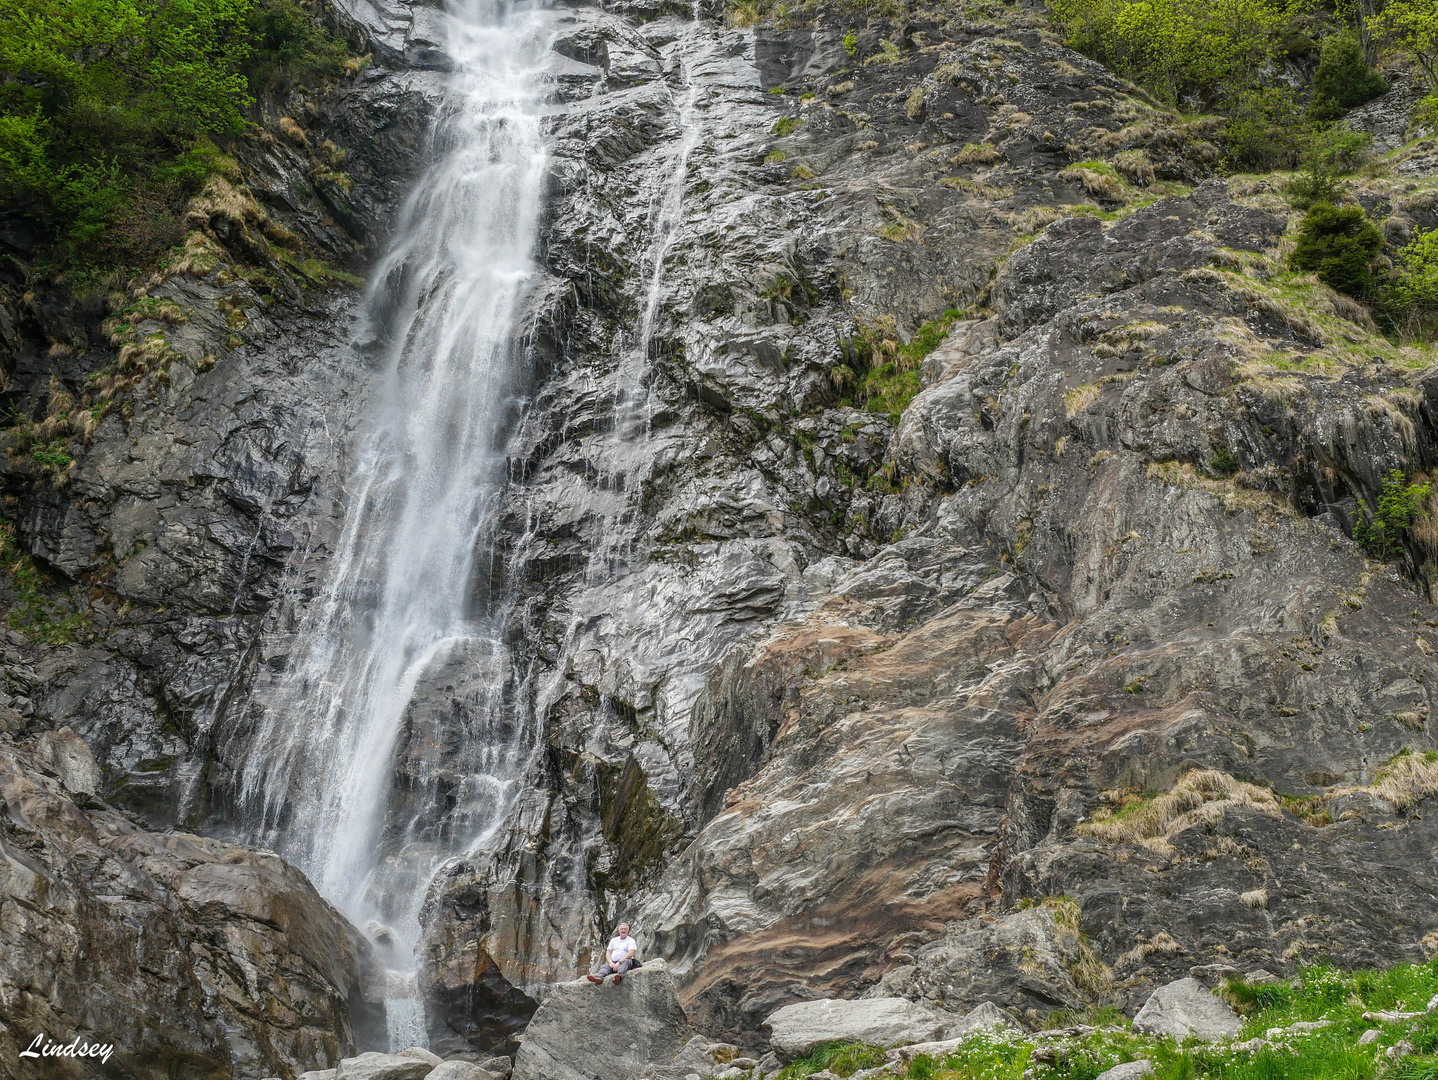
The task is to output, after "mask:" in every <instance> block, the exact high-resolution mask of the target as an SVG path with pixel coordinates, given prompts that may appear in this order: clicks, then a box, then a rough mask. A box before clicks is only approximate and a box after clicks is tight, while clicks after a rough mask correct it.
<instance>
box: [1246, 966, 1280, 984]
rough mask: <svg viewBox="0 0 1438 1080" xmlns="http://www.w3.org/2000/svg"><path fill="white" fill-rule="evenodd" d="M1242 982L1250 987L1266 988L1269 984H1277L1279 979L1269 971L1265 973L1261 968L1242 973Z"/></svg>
mask: <svg viewBox="0 0 1438 1080" xmlns="http://www.w3.org/2000/svg"><path fill="white" fill-rule="evenodd" d="M1243 981H1244V982H1246V983H1248V985H1250V986H1267V985H1268V984H1269V983H1276V982H1278V981H1279V979H1278V976H1277V975H1275V974H1274V973H1273V972H1271V971H1267V970H1265V969H1263V968H1254V969H1253V970H1252V971H1249V972H1245V973H1244V976H1243Z"/></svg>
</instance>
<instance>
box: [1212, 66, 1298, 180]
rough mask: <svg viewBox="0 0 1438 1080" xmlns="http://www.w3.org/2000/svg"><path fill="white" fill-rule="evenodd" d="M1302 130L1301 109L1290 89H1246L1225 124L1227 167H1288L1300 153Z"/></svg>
mask: <svg viewBox="0 0 1438 1080" xmlns="http://www.w3.org/2000/svg"><path fill="white" fill-rule="evenodd" d="M1303 130H1304V125H1303V109H1302V107H1301V106H1300V105H1299V102H1298V95H1297V94H1295V93H1294V92H1293V91H1292V90H1291V89H1289V88H1288V87H1286V86H1273V87H1268V88H1267V89H1263V90H1245V91H1243V92H1242V93H1240V94H1239V95H1238V99H1237V101H1236V102H1235V103H1234V106H1233V108H1232V109H1231V110H1230V111H1229V114H1228V118H1227V121H1226V122H1225V124H1224V131H1223V141H1224V145H1225V146H1226V147H1227V149H1228V160H1229V164H1230V165H1232V166H1233V167H1234V168H1235V169H1238V170H1240V171H1245V172H1267V171H1268V170H1270V169H1283V168H1291V167H1292V166H1294V165H1296V164H1297V163H1298V159H1299V156H1300V155H1301V153H1302V151H1303Z"/></svg>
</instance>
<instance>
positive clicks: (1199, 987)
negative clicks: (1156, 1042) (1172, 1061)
mask: <svg viewBox="0 0 1438 1080" xmlns="http://www.w3.org/2000/svg"><path fill="white" fill-rule="evenodd" d="M1133 1027H1134V1030H1135V1031H1142V1032H1145V1033H1146V1034H1149V1035H1170V1036H1172V1037H1173V1038H1175V1039H1178V1040H1180V1041H1182V1040H1183V1039H1187V1038H1194V1039H1198V1040H1200V1041H1202V1042H1214V1041H1215V1040H1218V1039H1228V1038H1232V1037H1233V1036H1235V1035H1237V1034H1238V1033H1239V1030H1240V1029H1241V1028H1242V1027H1243V1023H1242V1021H1240V1020H1239V1018H1238V1016H1237V1014H1236V1013H1234V1011H1233V1010H1232V1009H1230V1008H1229V1007H1228V1006H1227V1005H1226V1004H1224V1002H1222V1001H1221V1000H1219V998H1218V997H1217V996H1216V995H1215V994H1213V993H1212V992H1211V991H1210V990H1208V989H1207V988H1206V987H1205V986H1204V985H1203V984H1202V983H1201V982H1199V981H1198V980H1197V979H1193V978H1189V979H1179V980H1178V981H1177V982H1171V983H1169V984H1168V985H1166V986H1160V987H1159V988H1158V989H1157V990H1155V991H1154V992H1153V994H1152V995H1151V996H1150V997H1149V999H1148V1001H1147V1002H1146V1003H1145V1004H1144V1007H1143V1008H1142V1009H1140V1010H1139V1011H1138V1015H1137V1016H1135V1017H1134V1018H1133Z"/></svg>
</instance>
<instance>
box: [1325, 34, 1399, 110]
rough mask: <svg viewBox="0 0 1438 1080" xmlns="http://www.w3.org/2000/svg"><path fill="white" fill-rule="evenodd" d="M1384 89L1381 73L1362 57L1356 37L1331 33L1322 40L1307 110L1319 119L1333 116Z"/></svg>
mask: <svg viewBox="0 0 1438 1080" xmlns="http://www.w3.org/2000/svg"><path fill="white" fill-rule="evenodd" d="M1387 89H1388V86H1387V84H1386V83H1384V81H1383V77H1382V76H1381V75H1379V74H1378V72H1376V71H1374V70H1373V68H1371V67H1370V66H1369V65H1368V61H1367V60H1366V59H1364V56H1363V46H1362V45H1361V44H1359V42H1358V38H1356V37H1355V36H1354V35H1352V34H1333V35H1331V36H1330V37H1327V38H1325V39H1324V41H1323V46H1322V51H1321V53H1320V54H1319V60H1318V70H1317V71H1316V72H1315V73H1314V76H1313V101H1312V102H1311V103H1310V105H1309V110H1308V114H1309V116H1310V117H1311V118H1312V119H1314V120H1317V121H1320V122H1324V121H1330V120H1337V119H1338V118H1339V117H1340V116H1341V115H1343V113H1344V112H1346V111H1347V110H1349V109H1352V108H1356V107H1357V106H1359V105H1362V104H1363V103H1364V102H1367V101H1372V100H1373V99H1374V98H1376V97H1377V96H1378V95H1379V94H1382V93H1384V92H1385V91H1387Z"/></svg>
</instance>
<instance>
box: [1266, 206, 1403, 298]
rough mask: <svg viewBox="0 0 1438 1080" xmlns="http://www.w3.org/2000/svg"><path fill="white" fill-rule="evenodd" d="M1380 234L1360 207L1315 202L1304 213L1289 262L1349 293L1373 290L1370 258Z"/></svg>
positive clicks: (1362, 293)
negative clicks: (1296, 243)
mask: <svg viewBox="0 0 1438 1080" xmlns="http://www.w3.org/2000/svg"><path fill="white" fill-rule="evenodd" d="M1382 246H1383V236H1382V234H1381V233H1379V231H1378V230H1377V228H1375V227H1374V225H1373V223H1372V222H1371V221H1369V220H1368V218H1367V216H1366V215H1365V214H1364V213H1363V208H1362V207H1359V206H1334V205H1332V204H1331V203H1317V204H1316V205H1314V206H1313V207H1312V208H1311V209H1310V210H1309V211H1308V213H1307V214H1305V215H1304V218H1303V224H1302V225H1301V226H1300V227H1299V231H1298V246H1297V247H1295V248H1294V250H1293V254H1292V255H1291V256H1290V257H1289V262H1290V264H1291V265H1292V266H1293V268H1294V269H1295V270H1304V271H1312V272H1314V273H1316V274H1317V275H1318V279H1319V280H1320V281H1322V282H1323V283H1324V284H1325V285H1327V286H1328V287H1329V288H1332V289H1337V290H1338V291H1339V292H1345V293H1348V294H1349V295H1350V296H1364V295H1367V294H1368V293H1370V292H1372V291H1373V288H1374V279H1373V260H1374V257H1375V256H1377V254H1378V251H1379V249H1380V248H1382Z"/></svg>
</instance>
